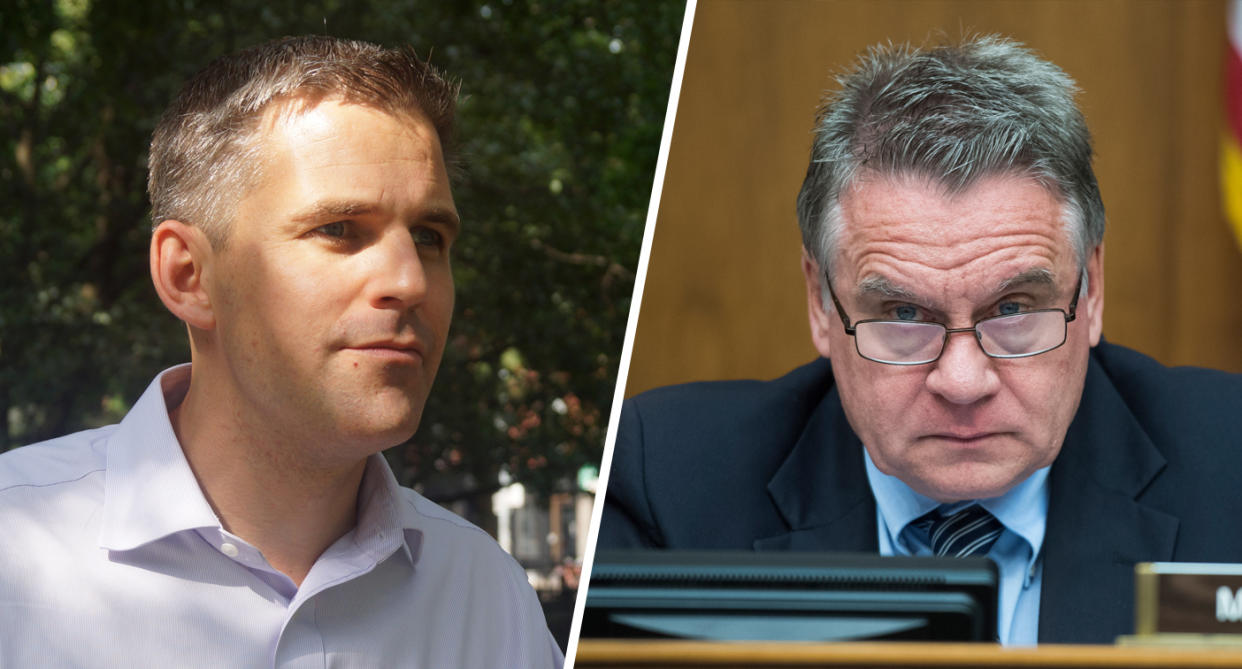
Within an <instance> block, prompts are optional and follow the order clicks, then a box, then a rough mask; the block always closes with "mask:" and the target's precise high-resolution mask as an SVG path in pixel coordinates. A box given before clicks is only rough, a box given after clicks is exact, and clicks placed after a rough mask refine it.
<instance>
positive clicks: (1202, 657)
mask: <svg viewBox="0 0 1242 669" xmlns="http://www.w3.org/2000/svg"><path fill="white" fill-rule="evenodd" d="M574 667H576V668H579V669H589V668H601V669H602V668H607V669H622V668H626V667H632V668H635V669H637V668H642V669H652V668H654V667H712V668H713V669H732V668H734V667H737V668H741V667H747V668H753V667H867V668H874V667H971V668H975V669H978V668H983V667H997V668H999V667H1058V668H1061V669H1065V668H1073V667H1081V668H1083V669H1088V668H1089V669H1095V668H1098V667H1186V668H1196V667H1235V668H1240V669H1242V647H1232V648H1182V647H1139V646H1057V645H1044V646H1039V647H1028V648H1002V647H1000V646H997V645H994V644H968V643H831V644H826V643H767V642H764V643H751V642H726V643H711V642H698V641H619V640H601V639H583V640H582V641H581V642H580V643H579V644H578V653H577V657H576V660H575V662H574Z"/></svg>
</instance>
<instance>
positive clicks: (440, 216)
mask: <svg viewBox="0 0 1242 669" xmlns="http://www.w3.org/2000/svg"><path fill="white" fill-rule="evenodd" d="M379 210H380V207H379V206H378V205H376V204H375V203H373V202H367V201H365V200H319V201H317V202H314V203H312V204H311V205H310V206H308V207H305V208H303V209H301V210H299V211H297V212H295V213H294V214H293V216H291V217H290V220H292V221H294V222H295V223H313V222H316V221H326V220H331V219H340V218H353V217H355V216H368V215H371V214H374V213H376V212H378V211H379ZM418 220H419V221H424V222H428V223H439V224H440V225H444V226H447V227H450V228H453V229H454V230H456V229H457V228H460V227H461V221H460V219H459V218H458V217H457V214H456V213H455V212H454V211H453V210H452V209H448V208H447V207H432V208H430V209H427V210H425V211H422V212H420V213H419V215H418Z"/></svg>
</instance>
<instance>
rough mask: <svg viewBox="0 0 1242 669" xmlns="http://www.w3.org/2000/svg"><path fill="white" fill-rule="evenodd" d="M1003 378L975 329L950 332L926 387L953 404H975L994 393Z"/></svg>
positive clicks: (929, 375) (928, 376)
mask: <svg viewBox="0 0 1242 669" xmlns="http://www.w3.org/2000/svg"><path fill="white" fill-rule="evenodd" d="M999 385H1000V379H999V377H998V376H997V374H996V369H995V367H994V365H993V362H992V359H991V358H989V357H988V356H987V355H986V354H985V353H984V352H983V349H982V348H980V347H979V341H978V339H977V338H976V336H975V333H974V331H967V332H954V333H950V334H949V338H948V341H946V342H945V343H944V352H943V353H941V354H940V359H939V360H937V361H936V362H933V363H932V370H931V373H930V374H928V375H927V387H928V389H929V390H931V391H932V392H933V393H936V394H937V395H940V396H941V397H943V398H945V399H946V400H948V401H949V402H952V403H953V404H963V405H964V404H973V403H975V402H978V401H979V400H982V399H984V398H986V397H989V396H991V395H992V394H993V393H995V392H996V391H997V389H998V387H999Z"/></svg>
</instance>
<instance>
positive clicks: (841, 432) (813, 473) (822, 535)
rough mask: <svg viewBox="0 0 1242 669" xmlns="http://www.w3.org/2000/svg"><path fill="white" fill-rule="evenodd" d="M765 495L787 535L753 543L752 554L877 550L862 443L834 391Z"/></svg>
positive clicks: (873, 504)
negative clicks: (792, 551)
mask: <svg viewBox="0 0 1242 669" xmlns="http://www.w3.org/2000/svg"><path fill="white" fill-rule="evenodd" d="M768 494H769V495H770V496H771V498H772V501H773V503H774V504H775V505H776V507H777V509H778V511H779V512H780V514H781V516H782V518H783V519H784V521H785V523H786V525H788V527H789V531H788V532H784V533H781V534H777V535H775V536H770V537H762V538H759V539H756V540H755V542H754V548H755V550H796V551H864V552H876V551H877V550H879V545H878V539H877V536H876V532H877V530H876V519H875V499H874V498H873V497H872V495H871V488H870V486H869V485H868V484H867V474H866V470H865V468H864V465H863V458H862V443H861V442H860V441H859V440H858V437H857V435H855V434H854V431H853V430H852V429H850V426H849V422H848V421H846V419H845V412H844V411H843V410H842V408H841V400H840V397H839V396H838V394H837V389H836V387H835V386H834V387H833V388H832V389H831V390H830V391H829V392H828V393H827V394H825V395H824V398H823V399H822V400H821V401H820V403H819V405H818V406H817V407H816V408H815V411H814V413H813V414H812V415H811V419H810V420H809V421H807V424H806V427H805V428H804V429H803V431H802V433H801V435H800V436H799V437H798V441H797V443H796V444H795V445H794V448H793V450H792V451H790V454H789V457H788V458H787V459H786V460H785V462H784V464H782V465H781V467H780V469H778V470H777V472H776V474H775V475H774V476H773V477H772V480H771V481H769V482H768Z"/></svg>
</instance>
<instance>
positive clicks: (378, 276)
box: [368, 226, 427, 309]
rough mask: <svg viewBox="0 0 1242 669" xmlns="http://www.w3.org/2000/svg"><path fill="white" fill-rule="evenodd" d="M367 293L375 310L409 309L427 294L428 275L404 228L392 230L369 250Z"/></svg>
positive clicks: (415, 247)
mask: <svg viewBox="0 0 1242 669" xmlns="http://www.w3.org/2000/svg"><path fill="white" fill-rule="evenodd" d="M372 251H373V255H372V261H371V263H370V265H371V267H370V272H371V276H370V277H368V292H369V293H370V301H371V304H372V306H374V307H376V308H377V309H408V308H410V307H413V306H415V305H417V304H418V303H420V302H421V301H422V299H423V297H424V296H425V295H426V294H427V274H426V271H425V268H424V267H423V260H422V258H421V257H420V256H419V254H418V245H417V244H415V243H414V239H413V238H412V237H411V236H410V232H409V231H408V230H406V229H405V228H404V227H400V226H394V227H393V228H391V229H389V230H388V231H386V232H385V233H384V235H383V237H381V238H380V240H379V241H378V242H377V243H376V244H375V246H374V247H373V248H372Z"/></svg>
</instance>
